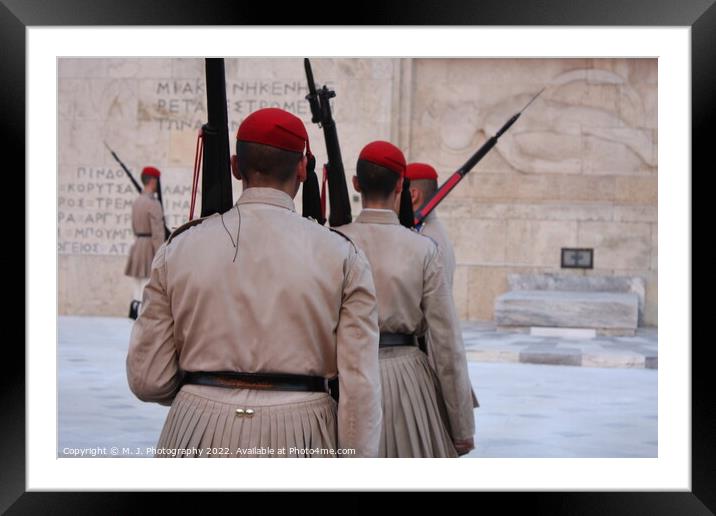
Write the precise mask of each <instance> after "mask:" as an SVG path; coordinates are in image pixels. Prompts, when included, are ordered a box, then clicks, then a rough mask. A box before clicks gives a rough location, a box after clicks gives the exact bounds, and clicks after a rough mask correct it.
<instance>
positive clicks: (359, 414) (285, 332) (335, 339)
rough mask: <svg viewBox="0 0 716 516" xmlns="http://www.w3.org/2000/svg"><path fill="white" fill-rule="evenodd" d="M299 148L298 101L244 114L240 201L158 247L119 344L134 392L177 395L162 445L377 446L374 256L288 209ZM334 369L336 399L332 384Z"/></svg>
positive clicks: (364, 452)
mask: <svg viewBox="0 0 716 516" xmlns="http://www.w3.org/2000/svg"><path fill="white" fill-rule="evenodd" d="M304 147H305V149H306V152H307V154H308V153H310V148H309V146H308V134H307V133H306V129H305V127H304V125H303V122H301V120H300V119H299V118H297V117H295V116H293V115H292V114H290V113H288V112H286V111H283V110H280V109H263V110H259V111H257V112H255V113H253V114H251V115H250V116H248V117H247V118H246V119H245V120H244V121H243V123H242V124H241V126H240V127H239V130H238V134H237V144H236V155H235V156H232V160H231V165H232V171H233V174H234V176H235V177H236V178H237V179H239V178H240V179H241V180H242V182H243V186H244V190H243V193H242V194H241V196H240V198H239V199H238V201H237V203H236V204H235V205H234V206H233V207H232V209H230V210H229V211H227V212H225V213H223V214H214V215H211V216H209V217H205V218H203V219H197V220H195V221H191V222H189V223H187V224H185V225H184V226H181V227H180V228H178V229H177V230H176V231H174V233H173V234H172V236H171V237H170V239H169V240H168V241H167V243H166V244H165V245H164V246H163V247H161V248H160V250H159V252H158V253H157V256H156V258H155V260H154V263H153V264H152V273H151V279H150V281H149V284H148V285H147V287H146V289H145V292H144V305H143V307H142V310H141V312H140V314H139V318H138V319H137V321H136V323H135V325H134V328H133V330H132V336H131V342H130V347H129V352H128V356H127V376H128V379H129V385H130V388H131V389H132V392H134V394H135V395H136V396H137V397H138V398H140V399H141V400H144V401H154V402H158V403H161V404H165V405H169V404H171V409H170V410H169V414H168V416H167V420H166V422H165V424H164V428H163V430H162V433H161V436H160V438H159V444H158V450H157V456H182V457H187V456H188V457H206V456H207V454H211V455H212V456H219V457H226V456H231V457H247V456H248V457H256V456H261V457H264V456H278V457H287V456H307V457H316V456H319V457H325V456H335V455H340V453H339V452H338V451H337V450H338V448H339V447H340V448H341V449H348V450H353V452H351V451H349V452H348V454H347V455H345V456H358V457H366V456H375V455H376V454H377V452H378V442H379V437H380V424H381V409H380V380H379V373H378V312H377V306H376V297H375V288H374V286H373V280H372V276H371V272H370V266H369V264H368V261H367V259H366V258H365V256H364V255H363V253H362V252H361V251H360V250H358V249H357V248H356V246H355V245H354V244H353V243H352V242H351V241H350V240H348V239H347V238H346V237H344V236H342V235H340V234H338V233H336V232H333V231H331V230H329V229H327V228H325V227H323V226H320V225H319V224H316V223H315V222H313V221H311V220H309V219H306V218H304V217H301V216H300V215H298V214H297V213H296V212H295V210H294V204H293V197H294V196H295V195H296V193H297V191H298V188H299V185H300V183H301V182H302V181H304V180H305V178H306V161H307V160H306V157H305V156H304V155H303V150H304ZM336 374H338V375H339V382H340V401H339V403H338V404H336V402H335V401H334V400H333V398H332V397H331V395H330V394H329V393H328V392H327V387H326V385H327V381H326V380H327V379H329V378H332V377H335V376H336ZM351 453H352V454H351Z"/></svg>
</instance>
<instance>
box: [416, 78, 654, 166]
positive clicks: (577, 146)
mask: <svg viewBox="0 0 716 516" xmlns="http://www.w3.org/2000/svg"><path fill="white" fill-rule="evenodd" d="M575 86H576V87H577V88H579V87H580V86H581V87H582V88H584V90H585V93H584V95H585V96H586V95H587V93H586V91H587V88H595V87H597V88H598V87H610V88H615V92H616V98H615V100H614V101H610V100H609V99H606V100H605V101H604V102H602V106H601V107H597V106H595V105H589V104H588V103H582V102H580V101H579V99H575V98H574V96H575V95H574V93H573V89H574V87H575ZM567 87H570V88H572V92H566V88H567ZM534 93H535V92H534V91H529V92H525V93H520V94H516V95H511V96H508V97H505V98H502V99H500V100H498V101H497V102H495V103H493V104H490V105H489V106H485V105H483V104H479V103H478V102H476V101H472V100H470V101H465V102H459V103H448V104H447V105H445V106H443V107H438V106H437V105H435V104H433V105H432V106H431V107H430V108H429V111H431V112H432V114H433V115H434V116H437V119H438V121H439V122H438V123H439V126H440V138H441V147H442V150H443V151H444V152H446V153H451V154H455V153H460V154H464V155H468V153H470V152H471V151H473V150H474V149H476V148H477V147H478V146H479V145H481V144H482V142H484V141H485V139H486V138H489V137H490V136H492V135H493V134H495V133H496V132H497V130H499V128H500V127H501V126H502V125H503V124H504V123H505V122H506V121H507V120H508V119H509V117H510V116H512V115H513V114H514V113H516V112H517V111H519V110H520V109H522V108H523V107H524V105H525V104H526V103H527V102H528V101H529V99H530V98H531V97H532V96H533V95H534ZM597 100H599V99H597ZM592 104H595V102H594V101H592ZM596 104H598V102H596ZM619 106H628V108H629V109H630V110H631V111H634V110H635V109H636V110H637V112H638V111H639V110H641V112H643V111H644V106H643V101H642V99H641V98H640V96H639V95H638V93H637V92H636V91H635V90H634V89H633V88H632V87H631V86H630V85H629V84H628V83H627V82H626V81H625V79H624V78H623V77H621V76H620V75H618V74H616V73H614V72H611V71H607V70H594V69H590V70H571V71H568V72H565V73H563V74H560V75H558V76H556V77H554V79H553V80H552V81H550V83H549V84H547V88H546V90H545V92H544V93H543V94H542V96H541V97H540V98H539V99H538V100H537V101H536V102H534V103H533V104H532V105H531V106H530V108H529V110H528V111H526V112H525V114H524V115H523V116H522V117H521V118H520V120H519V121H518V122H517V123H516V124H515V125H514V126H513V127H512V128H511V129H510V131H508V132H507V133H505V134H504V135H503V136H502V137H501V138H500V141H499V144H498V146H497V147H496V149H495V150H496V152H498V153H499V155H500V156H501V157H502V158H503V159H504V160H505V161H506V162H507V163H508V164H509V165H510V166H511V167H512V168H514V169H515V170H517V171H520V172H524V173H580V172H597V173H599V172H601V173H608V172H612V171H613V172H621V173H624V172H627V173H628V172H643V171H649V170H650V169H653V168H654V167H656V165H657V159H656V158H657V154H656V142H655V134H654V133H655V131H654V130H652V129H649V128H644V127H637V126H634V125H631V124H630V123H629V121H627V120H625V117H623V116H622V114H621V113H620V112H619Z"/></svg>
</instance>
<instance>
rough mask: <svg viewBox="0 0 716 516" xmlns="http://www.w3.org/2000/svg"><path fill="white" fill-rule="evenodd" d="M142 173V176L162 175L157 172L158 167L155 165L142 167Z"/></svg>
mask: <svg viewBox="0 0 716 516" xmlns="http://www.w3.org/2000/svg"><path fill="white" fill-rule="evenodd" d="M142 175H143V176H152V177H157V178H158V177H160V176H161V175H162V173H161V172H159V169H158V168H156V167H144V168H143V169H142Z"/></svg>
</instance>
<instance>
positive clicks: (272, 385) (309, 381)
mask: <svg viewBox="0 0 716 516" xmlns="http://www.w3.org/2000/svg"><path fill="white" fill-rule="evenodd" d="M184 383H190V384H195V385H209V386H211V387H226V388H229V389H258V390H267V391H306V392H330V391H329V389H328V380H326V379H325V378H323V377H321V376H309V375H302V374H283V373H235V372H228V371H227V372H224V371H222V372H203V371H202V372H195V371H189V372H187V373H186V374H185V375H184Z"/></svg>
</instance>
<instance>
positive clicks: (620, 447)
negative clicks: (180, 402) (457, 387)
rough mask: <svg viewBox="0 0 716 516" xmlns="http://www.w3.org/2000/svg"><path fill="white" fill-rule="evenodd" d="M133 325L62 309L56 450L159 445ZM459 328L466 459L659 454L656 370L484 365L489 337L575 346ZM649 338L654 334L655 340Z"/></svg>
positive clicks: (134, 450) (124, 450)
mask: <svg viewBox="0 0 716 516" xmlns="http://www.w3.org/2000/svg"><path fill="white" fill-rule="evenodd" d="M131 324H132V323H131V321H129V320H128V319H122V318H108V317H59V320H58V335H59V341H58V352H57V358H58V380H59V385H58V408H59V415H58V422H59V431H58V456H59V457H70V456H73V454H76V453H77V452H78V451H79V450H84V451H85V453H86V454H87V453H94V456H96V457H105V458H106V457H143V456H144V457H146V456H148V453H147V452H148V450H151V447H152V446H154V445H155V444H156V441H157V439H158V436H159V432H160V431H161V428H162V425H163V422H164V418H165V417H166V414H167V411H168V408H167V407H162V406H160V405H157V404H152V403H143V402H141V401H139V400H137V399H136V398H134V396H133V395H132V393H131V392H130V391H129V388H128V386H127V381H126V375H125V358H126V351H127V343H128V341H129V334H130V331H131ZM464 335H465V342H466V345H467V348H468V356H470V358H471V362H470V363H469V368H470V377H471V379H472V382H473V386H474V388H475V392H476V394H477V397H478V399H479V401H480V405H481V407H480V408H479V409H477V410H476V418H477V419H476V422H477V443H478V447H477V449H476V450H474V451H473V452H472V453H470V454H469V455H468V456H469V457H656V456H657V371H654V370H648V369H640V370H634V369H628V368H623V367H622V368H616V367H594V368H587V367H563V366H555V365H537V364H529V363H485V362H486V361H485V360H484V358H485V356H484V355H482V358H480V356H481V353H483V352H484V351H485V349H487V344H484V345H483V344H476V341H482V340H485V341H486V342H488V343H491V344H490V345H491V346H492V347H493V348H494V349H493V351H490V353H493V354H494V353H498V352H499V351H500V349H502V348H505V349H514V348H518V349H519V350H520V352H526V353H528V354H529V353H534V354H538V353H543V355H542V356H549V354H550V353H554V350H555V349H559V353H560V354H566V355H569V354H570V353H571V354H572V355H576V354H577V352H579V348H576V347H575V346H576V344H564V343H561V342H549V341H554V340H559V339H543V338H539V339H538V338H534V337H529V336H526V335H511V336H510V335H506V336H501V335H499V334H497V332H494V331H493V330H490V328H489V326H487V325H484V324H479V323H467V324H465V326H464ZM635 338H636V337H635ZM632 339H634V338H632ZM642 339H643V340H644V341H645V342H644V343H642V344H640V345H641V346H643V347H644V349H646V348H648V346H649V342H650V340H649V338H646V337H644V336H642ZM595 340H597V339H595ZM622 340H623V339H622V338H611V339H609V342H604V343H603V344H600V345H604V346H607V348H605V349H607V350H608V349H609V347H608V345H609V343H610V342H611V346H612V347H613V348H614V349H615V350H619V352H620V353H621V352H622V350H621V348H620V346H622V347H623V346H627V347H628V346H629V345H631V346H636V343H635V342H631V341H630V342H631V344H629V343H626V344H625V343H623V342H622ZM655 340H656V339H655V335H654V336H653V341H654V348H655ZM520 342H522V343H523V344H520ZM525 342H527V343H526V344H524V343H525ZM582 342H584V341H582ZM587 342H589V341H587ZM580 345H582V344H580ZM480 346H482V347H480ZM500 346H501V347H502V348H500ZM530 347H532V348H535V347H536V348H537V349H538V351H533V350H531V349H529V348H530ZM562 348H564V349H562ZM571 348H573V349H572V350H570V349H571ZM495 349H496V350H495ZM631 349H632V348H629V349H628V350H627V351H629V352H634V353H637V351H633V350H631ZM634 349H641V348H638V347H635V348H634ZM545 350H547V351H545ZM575 350H576V351H575ZM605 356H609V355H608V354H607V355H605ZM476 357H477V358H476ZM505 357H507V358H510V359H511V358H513V356H512V355H505ZM505 357H503V358H505ZM492 358H495V357H494V356H493V357H492ZM498 358H499V357H498ZM475 360H479V361H475ZM513 362H518V360H513ZM523 362H524V361H523ZM575 362H576V359H575ZM565 363H566V362H565ZM581 365H585V364H584V363H582V364H581ZM634 367H636V366H634ZM641 367H643V366H641ZM113 447H115V448H117V450H116V452H115V453H116V454H115V453H113V451H112V448H113ZM149 455H151V454H149Z"/></svg>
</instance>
